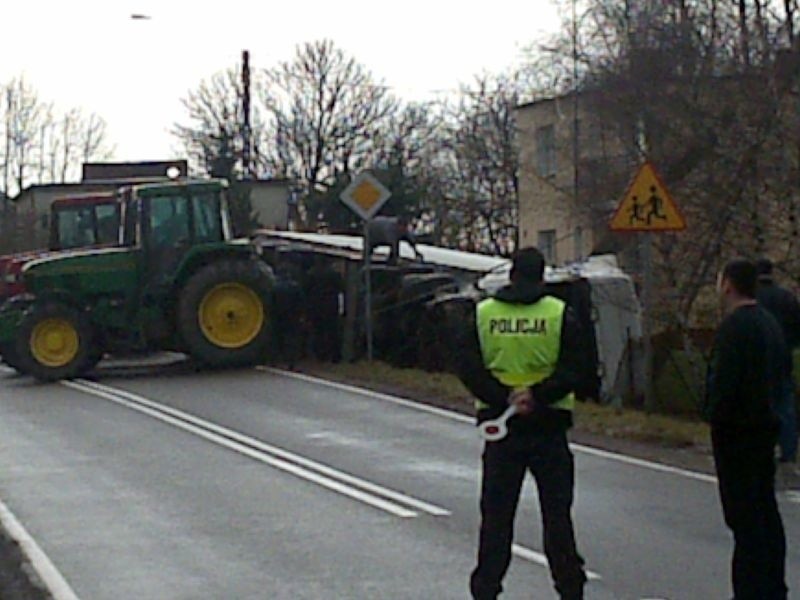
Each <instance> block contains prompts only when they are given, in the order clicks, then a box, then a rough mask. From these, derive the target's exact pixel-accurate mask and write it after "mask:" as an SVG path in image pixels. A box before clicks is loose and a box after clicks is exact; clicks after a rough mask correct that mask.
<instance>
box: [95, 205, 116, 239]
mask: <svg viewBox="0 0 800 600" xmlns="http://www.w3.org/2000/svg"><path fill="white" fill-rule="evenodd" d="M95 218H96V219H97V244H101V245H111V244H115V245H116V244H118V243H119V207H118V206H117V205H116V204H98V205H97V206H96V207H95Z"/></svg>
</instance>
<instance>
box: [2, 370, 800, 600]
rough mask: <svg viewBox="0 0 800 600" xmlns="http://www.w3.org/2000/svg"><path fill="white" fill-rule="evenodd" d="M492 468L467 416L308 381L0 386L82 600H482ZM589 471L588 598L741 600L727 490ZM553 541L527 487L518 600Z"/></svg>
mask: <svg viewBox="0 0 800 600" xmlns="http://www.w3.org/2000/svg"><path fill="white" fill-rule="evenodd" d="M480 451H481V443H480V442H479V440H478V439H477V436H476V433H475V431H474V428H473V427H471V426H470V425H469V423H467V422H465V420H464V418H463V417H459V416H457V415H452V414H449V413H445V412H444V411H438V410H426V409H425V407H420V406H419V405H415V404H412V403H403V402H397V401H395V400H393V399H391V398H387V397H382V396H380V395H375V394H364V393H359V392H356V391H353V390H348V389H343V388H341V387H336V386H330V385H322V384H320V383H318V382H315V381H311V380H308V379H303V378H300V377H298V376H286V375H281V374H277V373H272V372H265V371H256V370H246V371H236V372H215V373H199V374H198V373H193V372H188V371H187V370H185V369H182V368H180V367H178V368H170V369H166V370H163V369H159V368H152V369H140V370H138V371H133V370H111V371H107V372H105V373H100V375H99V377H98V378H97V379H96V380H94V381H79V382H74V383H69V384H56V385H46V386H45V385H38V384H34V383H32V382H31V381H30V380H28V379H26V378H19V377H14V376H9V375H0V498H1V499H2V500H3V501H4V502H5V503H6V505H7V506H8V507H9V508H10V509H11V510H12V511H13V513H14V514H15V515H16V517H17V518H18V519H19V521H20V522H21V523H22V524H23V525H24V526H25V528H26V529H27V531H28V532H29V533H30V534H31V535H32V537H33V538H34V539H35V540H36V541H37V542H38V544H39V545H40V547H41V548H42V550H43V551H44V552H45V553H46V554H47V555H48V556H49V558H50V560H51V561H52V563H53V564H54V565H55V566H56V568H57V569H58V570H59V571H60V572H61V574H62V575H63V577H64V579H65V580H66V582H68V584H69V586H70V587H71V588H72V590H74V593H75V595H76V596H77V597H79V598H81V599H82V600H94V599H114V600H120V599H128V598H130V599H137V600H139V599H161V598H164V599H173V598H174V599H178V598H181V599H183V598H186V599H194V598H204V599H209V598H212V599H216V598H219V599H238V598H264V599H283V598H286V599H289V598H291V599H303V598H309V599H311V598H314V599H317V598H324V599H329V598H330V599H343V598H358V599H361V598H364V599H373V598H402V599H406V598H408V599H428V598H432V599H438V598H443V599H446V598H455V599H463V598H467V597H468V596H467V591H466V590H467V584H466V581H467V577H468V574H469V571H470V570H471V568H472V566H473V561H474V554H475V546H476V532H477V526H478V511H477V493H478V480H479V469H478V466H479V456H480ZM576 456H577V466H578V488H577V503H576V507H575V516H576V525H577V530H578V537H579V545H580V548H581V551H582V553H583V554H584V555H585V558H586V560H587V566H588V567H589V569H590V570H591V571H592V572H593V574H594V575H595V578H594V579H593V581H592V582H591V583H590V585H589V587H588V588H587V598H588V599H589V600H593V599H596V600H600V599H610V598H620V599H642V598H669V599H670V600H678V599H686V600H694V599H698V600H699V599H703V600H705V599H717V598H719V599H722V598H727V597H730V593H729V585H728V558H729V554H730V549H731V542H730V537H729V535H728V533H727V531H726V529H725V528H724V525H723V523H722V518H721V514H720V508H719V502H718V499H717V495H716V488H715V486H714V483H713V481H711V480H710V479H709V478H708V477H707V476H693V475H692V474H691V473H686V472H681V471H672V470H659V469H654V468H652V467H651V466H648V465H643V464H637V463H636V461H628V460H625V458H624V457H617V456H606V455H604V454H603V453H599V454H598V453H590V452H587V451H586V450H584V449H578V451H577V453H576ZM782 509H783V514H784V520H785V523H786V526H787V534H788V538H789V545H790V552H789V565H788V573H789V577H790V581H789V584H790V587H791V588H792V589H795V590H796V589H800V551H798V549H797V545H796V542H798V541H800V504H798V503H797V502H794V501H790V500H788V499H784V500H782ZM540 537H541V532H540V523H539V515H538V511H537V509H536V500H535V491H534V488H533V486H532V485H530V482H528V484H527V485H526V489H525V492H524V498H523V502H522V505H521V510H520V513H519V515H518V519H517V539H516V541H517V543H518V544H519V545H518V546H517V547H516V548H515V558H514V561H513V563H512V568H511V570H510V572H509V575H508V577H507V581H506V583H507V585H506V594H505V595H504V596H503V597H504V598H509V599H514V598H520V599H521V598H536V599H546V598H555V594H554V593H553V591H552V590H551V585H550V580H549V575H548V573H547V570H546V568H545V567H544V566H543V565H542V564H541V563H542V556H541V547H542V546H541V540H540Z"/></svg>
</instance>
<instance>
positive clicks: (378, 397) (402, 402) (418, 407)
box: [256, 367, 474, 424]
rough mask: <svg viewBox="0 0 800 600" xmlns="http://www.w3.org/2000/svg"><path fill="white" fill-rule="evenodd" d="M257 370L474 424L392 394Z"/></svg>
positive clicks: (276, 371)
mask: <svg viewBox="0 0 800 600" xmlns="http://www.w3.org/2000/svg"><path fill="white" fill-rule="evenodd" d="M256 369H257V370H258V371H263V372H265V373H275V374H276V375H281V376H283V377H288V378H290V379H297V380H299V381H305V382H306V383H314V384H318V385H324V386H326V387H329V388H333V389H336V390H341V391H343V392H350V393H352V394H359V395H361V396H368V397H370V398H375V399H376V400H382V401H383V402H390V403H391V404H397V405H399V406H405V407H406V408H413V409H414V410H417V411H422V412H426V413H430V414H432V415H437V416H439V417H444V418H445V419H450V420H451V421H460V422H461V423H470V424H472V423H473V422H474V419H473V418H472V417H468V416H467V415H462V414H461V413H457V412H455V411H452V410H447V409H446V408H439V407H438V406H430V405H429V404H422V403H421V402H416V401H414V400H408V399H407V398H400V397H398V396H392V395H390V394H383V393H381V392H375V391H372V390H368V389H366V388H360V387H357V386H354V385H348V384H346V383H339V382H337V381H329V380H327V379H321V378H320V377H314V376H312V375H306V374H304V373H295V372H293V371H282V370H280V369H273V368H271V367H256Z"/></svg>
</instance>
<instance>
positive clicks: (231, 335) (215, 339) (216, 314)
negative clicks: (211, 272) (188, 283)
mask: <svg viewBox="0 0 800 600" xmlns="http://www.w3.org/2000/svg"><path fill="white" fill-rule="evenodd" d="M198 312H199V314H198V318H199V321H200V329H201V330H202V331H203V335H205V336H206V339H207V340H208V341H209V342H211V343H212V344H214V345H215V346H219V347H220V348H242V347H244V346H246V345H247V344H249V343H250V342H252V341H253V340H254V339H256V336H258V334H259V333H260V332H261V328H262V327H263V326H264V304H263V303H262V302H261V298H259V297H258V294H256V293H255V292H254V291H253V290H251V289H250V288H249V287H247V286H246V285H242V284H241V283H221V284H219V285H217V286H215V287H214V288H212V289H211V290H209V292H208V293H207V294H206V295H205V297H204V298H203V301H202V302H201V303H200V309H199V311H198Z"/></svg>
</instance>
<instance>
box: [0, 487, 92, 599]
mask: <svg viewBox="0 0 800 600" xmlns="http://www.w3.org/2000/svg"><path fill="white" fill-rule="evenodd" d="M0 527H2V530H3V531H2V533H3V534H4V535H5V536H7V537H8V539H10V540H12V541H13V542H16V544H17V546H18V547H19V550H20V552H21V553H22V555H23V557H24V559H25V560H26V561H27V565H29V566H30V569H25V568H24V567H25V565H23V568H22V571H23V572H24V574H25V576H26V577H27V579H28V580H29V582H30V584H31V585H32V586H33V587H35V588H38V589H40V590H42V591H43V592H44V593H46V594H49V596H50V597H51V598H53V600H79V598H78V596H77V595H76V594H75V592H74V591H73V589H72V588H71V587H70V585H69V583H67V580H66V579H64V576H63V575H62V574H61V572H60V571H59V570H58V569H57V568H56V566H55V565H54V564H53V562H52V561H51V560H50V558H49V557H48V556H47V554H45V552H44V550H42V548H41V546H39V544H38V543H37V542H36V540H35V539H34V538H33V536H31V534H30V533H28V530H27V529H25V527H24V526H23V525H22V523H21V522H20V521H19V519H18V518H17V517H16V515H15V514H14V513H13V512H12V511H11V509H10V508H9V507H8V505H7V504H6V503H5V502H3V500H2V499H0ZM31 571H33V573H31ZM32 575H35V577H34V576H32Z"/></svg>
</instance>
